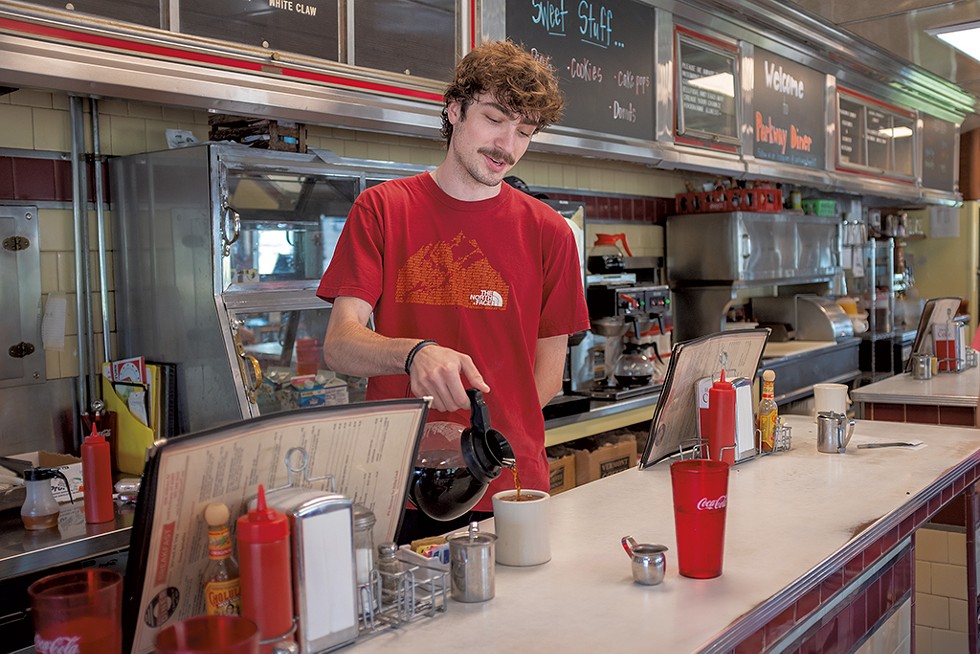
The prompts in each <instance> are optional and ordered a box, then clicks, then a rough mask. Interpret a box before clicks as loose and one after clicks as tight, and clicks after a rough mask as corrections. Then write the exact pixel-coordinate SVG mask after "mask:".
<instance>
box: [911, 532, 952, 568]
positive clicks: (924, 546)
mask: <svg viewBox="0 0 980 654" xmlns="http://www.w3.org/2000/svg"><path fill="white" fill-rule="evenodd" d="M915 558H917V559H921V560H923V561H933V562H936V563H949V545H948V539H947V538H946V532H945V531H942V530H939V529H928V528H925V527H923V528H922V529H919V530H918V531H917V532H915Z"/></svg>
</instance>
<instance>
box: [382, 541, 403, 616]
mask: <svg viewBox="0 0 980 654" xmlns="http://www.w3.org/2000/svg"><path fill="white" fill-rule="evenodd" d="M397 551H398V546H397V545H395V544H394V543H381V544H380V545H378V572H380V573H381V597H382V599H383V600H384V603H385V604H389V605H390V604H391V603H393V602H395V601H396V600H397V599H398V588H399V586H401V578H400V575H399V574H398V573H400V572H401V571H402V567H401V564H399V562H398V559H397V558H396V557H395V553H396V552H397Z"/></svg>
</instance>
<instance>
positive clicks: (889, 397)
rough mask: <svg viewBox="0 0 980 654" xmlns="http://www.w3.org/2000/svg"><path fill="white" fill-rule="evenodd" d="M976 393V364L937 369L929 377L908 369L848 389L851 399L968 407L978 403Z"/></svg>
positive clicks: (979, 383)
mask: <svg viewBox="0 0 980 654" xmlns="http://www.w3.org/2000/svg"><path fill="white" fill-rule="evenodd" d="M978 395H980V367H977V366H974V367H973V368H967V369H966V370H964V371H962V372H941V373H937V374H935V375H933V377H932V379H912V375H910V374H909V373H902V374H901V375H895V376H894V377H889V378H887V379H883V380H881V381H877V382H875V383H873V384H868V385H867V386H861V387H860V388H855V389H854V390H853V391H851V399H852V400H853V401H854V402H881V403H885V404H930V405H940V406H969V407H974V406H976V405H977V396H978Z"/></svg>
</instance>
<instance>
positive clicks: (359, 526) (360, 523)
mask: <svg viewBox="0 0 980 654" xmlns="http://www.w3.org/2000/svg"><path fill="white" fill-rule="evenodd" d="M375 522H377V518H375V517H374V512H373V511H372V510H371V509H369V508H367V507H366V506H364V505H363V504H355V505H354V531H362V530H365V529H371V528H373V527H374V523H375Z"/></svg>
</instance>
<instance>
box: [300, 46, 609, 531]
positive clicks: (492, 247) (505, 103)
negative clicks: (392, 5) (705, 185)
mask: <svg viewBox="0 0 980 654" xmlns="http://www.w3.org/2000/svg"><path fill="white" fill-rule="evenodd" d="M563 105H564V101H563V99H562V96H561V92H560V91H559V89H558V84H557V80H556V79H555V75H554V71H553V70H552V68H551V67H550V66H549V65H548V64H546V63H544V62H542V61H540V60H538V59H536V58H535V57H533V56H532V55H531V54H529V53H528V52H526V51H524V50H523V49H521V48H519V47H518V46H516V45H514V44H513V43H511V42H506V41H505V42H492V43H487V44H485V45H482V46H480V47H478V48H476V49H474V50H473V51H471V52H470V53H469V54H467V55H466V57H464V58H463V59H462V60H461V61H460V62H459V64H458V65H457V66H456V70H455V72H454V77H453V80H452V82H451V83H450V84H449V86H448V87H447V89H446V91H445V94H444V107H443V111H442V124H443V125H442V134H443V136H444V137H445V138H446V143H447V152H446V157H445V159H444V160H443V162H442V163H441V164H440V165H439V166H438V167H437V168H436V169H435V170H433V171H432V172H431V173H422V174H420V175H416V176H414V177H409V178H406V179H398V180H392V181H389V182H385V183H383V184H380V185H378V186H375V187H373V188H371V189H368V190H366V191H365V192H364V193H362V194H361V195H360V196H359V197H358V198H357V200H356V201H355V203H354V206H353V208H352V209H351V211H350V214H349V215H348V218H347V223H346V225H345V226H344V230H343V233H342V234H341V237H340V241H339V243H338V245H337V249H336V251H335V253H334V256H333V260H332V261H331V263H330V266H329V267H328V269H327V271H326V272H325V273H324V275H323V278H322V280H321V281H320V287H319V289H318V291H317V295H318V296H319V297H321V298H323V299H325V300H327V301H330V302H333V309H332V311H331V315H330V322H329V324H328V325H327V331H326V336H325V338H324V357H325V361H326V363H327V365H328V366H329V367H330V368H331V369H333V370H335V371H338V372H341V373H345V374H350V375H358V376H363V377H368V378H369V380H368V390H367V399H369V400H377V399H389V398H401V397H408V396H415V397H424V396H430V397H431V398H432V409H433V411H431V412H430V415H429V419H430V421H450V422H456V423H459V424H462V425H466V424H468V423H469V417H470V416H469V406H470V402H469V399H468V398H467V395H466V389H467V388H475V389H477V390H480V391H481V392H482V393H483V394H484V399H485V401H486V403H487V406H488V408H489V411H490V415H491V416H492V420H493V427H494V428H495V429H497V430H498V431H500V432H502V433H503V434H504V435H505V437H506V438H507V440H508V441H509V442H510V444H511V446H512V447H513V449H514V453H515V455H516V459H517V467H518V469H519V471H520V478H521V484H522V486H524V487H526V488H533V489H539V490H545V491H546V490H548V488H549V471H548V460H547V457H546V455H545V451H544V417H543V415H542V413H541V407H542V406H543V405H544V404H545V403H547V402H548V401H549V400H550V399H551V398H552V397H554V395H555V394H556V393H557V392H558V391H559V390H560V388H561V380H562V369H563V367H564V359H565V351H566V343H567V340H568V335H569V334H573V333H575V332H578V331H582V330H584V329H588V327H589V322H588V313H587V310H586V307H585V300H584V294H583V292H582V282H581V267H580V266H581V264H580V262H579V260H578V256H577V251H576V247H575V241H574V237H573V235H572V233H571V231H570V230H569V229H568V226H567V225H566V224H565V222H564V219H563V218H562V217H561V216H560V215H559V214H558V213H557V212H555V211H554V210H552V209H551V208H550V207H548V206H547V205H545V204H544V203H542V202H540V201H539V200H536V199H534V198H532V197H530V196H528V195H526V194H524V193H521V192H520V191H517V190H515V189H513V188H511V187H510V186H508V185H506V184H502V183H501V182H502V180H503V178H504V177H505V176H506V175H507V174H508V172H509V171H510V170H511V169H512V168H513V167H514V165H515V164H516V163H517V162H518V161H519V160H520V158H521V157H522V156H523V155H524V153H525V152H526V151H527V148H528V146H529V145H530V142H531V138H532V137H533V136H534V135H535V134H536V133H537V132H539V131H540V130H542V129H544V128H545V127H547V126H548V125H551V124H553V123H555V122H556V121H557V120H558V119H559V118H560V116H561V112H562V108H563ZM372 312H373V314H374V323H375V330H374V331H372V330H371V329H369V328H368V327H367V323H368V319H369V318H370V316H371V314H372ZM513 483H514V482H513V479H512V478H511V475H501V476H500V477H499V478H497V479H496V480H495V481H494V482H493V484H491V486H490V488H489V490H488V491H487V492H486V494H485V495H484V497H483V499H482V500H481V501H480V502H479V503H478V504H477V505H476V507H475V509H476V511H475V512H474V513H473V514H471V515H464V516H463V517H462V518H460V519H459V520H458V521H457V522H456V523H450V522H435V521H431V520H429V519H428V518H426V516H424V515H419V514H420V513H421V512H419V511H408V512H407V513H406V516H405V520H404V524H403V527H402V531H401V533H400V535H399V539H398V540H399V541H400V542H403V543H404V542H408V541H410V540H412V539H414V538H418V537H422V536H430V535H434V534H439V533H445V532H447V531H451V530H452V529H454V528H456V527H457V526H460V525H463V524H466V523H467V522H469V521H470V520H472V519H482V518H484V517H488V516H489V515H490V513H489V511H490V508H491V502H490V497H491V496H492V495H493V494H494V493H495V492H497V491H500V490H505V489H507V488H513Z"/></svg>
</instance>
